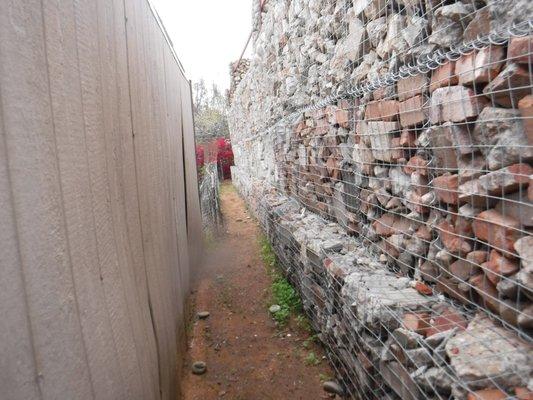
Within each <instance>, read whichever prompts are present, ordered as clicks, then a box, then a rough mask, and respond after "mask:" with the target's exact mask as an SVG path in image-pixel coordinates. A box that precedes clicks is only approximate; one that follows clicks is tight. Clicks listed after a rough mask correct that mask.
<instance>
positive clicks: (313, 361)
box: [305, 351, 320, 366]
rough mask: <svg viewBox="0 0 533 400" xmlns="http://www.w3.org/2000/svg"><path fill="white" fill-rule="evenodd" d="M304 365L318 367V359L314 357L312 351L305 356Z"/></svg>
mask: <svg viewBox="0 0 533 400" xmlns="http://www.w3.org/2000/svg"><path fill="white" fill-rule="evenodd" d="M305 363H306V364H307V365H311V366H313V365H318V364H320V359H319V358H318V357H317V356H316V354H315V353H314V352H313V351H310V352H309V353H308V354H307V357H305Z"/></svg>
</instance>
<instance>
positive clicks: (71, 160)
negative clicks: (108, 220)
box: [43, 0, 124, 399]
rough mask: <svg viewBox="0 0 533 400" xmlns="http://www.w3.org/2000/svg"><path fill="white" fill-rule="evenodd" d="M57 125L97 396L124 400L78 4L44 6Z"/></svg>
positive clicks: (68, 220) (74, 266)
mask: <svg viewBox="0 0 533 400" xmlns="http://www.w3.org/2000/svg"><path fill="white" fill-rule="evenodd" d="M43 10H44V21H45V24H46V51H47V62H48V71H49V79H50V92H51V96H50V97H51V103H52V111H53V125H54V131H55V141H56V149H57V155H58V165H59V175H60V179H61V186H62V191H63V204H64V210H65V222H66V230H67V235H68V241H69V249H70V257H71V260H72V270H73V277H74V282H75V284H76V293H77V299H78V303H79V307H80V310H82V311H81V312H80V320H81V325H82V330H83V337H84V342H85V346H86V348H87V358H88V362H89V367H90V371H91V377H92V380H93V383H94V391H95V397H96V398H98V399H106V398H108V399H112V398H120V397H123V395H124V392H123V387H124V383H123V379H122V376H121V374H120V373H119V372H118V371H119V370H120V368H119V363H118V361H117V356H118V354H117V351H116V346H115V341H114V338H113V332H112V328H111V323H110V317H109V313H108V309H107V305H106V300H105V292H104V287H103V285H102V282H101V278H102V274H101V270H100V265H99V262H98V249H97V243H96V234H95V220H94V216H93V213H92V207H91V188H90V170H89V169H90V166H89V163H88V159H87V147H86V138H85V127H84V118H83V105H82V101H81V87H80V74H79V61H78V53H77V47H76V46H77V43H76V21H75V12H74V5H73V3H72V1H70V0H67V1H46V2H44V7H43Z"/></svg>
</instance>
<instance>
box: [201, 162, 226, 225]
mask: <svg viewBox="0 0 533 400" xmlns="http://www.w3.org/2000/svg"><path fill="white" fill-rule="evenodd" d="M202 174H203V175H202V180H201V181H200V185H199V187H200V210H201V212H202V227H203V231H204V233H205V234H208V235H216V234H218V231H219V229H220V227H221V226H222V213H221V210H220V195H219V189H220V180H219V178H218V171H217V164H216V163H212V162H210V163H207V164H206V165H205V167H204V168H203V169H202Z"/></svg>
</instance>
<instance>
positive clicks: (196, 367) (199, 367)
mask: <svg viewBox="0 0 533 400" xmlns="http://www.w3.org/2000/svg"><path fill="white" fill-rule="evenodd" d="M191 369H192V373H193V374H195V375H202V374H205V372H206V371H207V364H206V363H205V362H203V361H196V362H194V363H193V364H192V367H191Z"/></svg>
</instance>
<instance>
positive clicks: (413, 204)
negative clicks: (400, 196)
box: [405, 191, 429, 215]
mask: <svg viewBox="0 0 533 400" xmlns="http://www.w3.org/2000/svg"><path fill="white" fill-rule="evenodd" d="M405 199H406V200H407V204H406V206H407V208H409V209H410V210H411V211H414V212H417V213H419V214H423V215H424V214H428V213H429V207H427V206H426V205H424V204H422V199H421V196H420V195H418V194H416V193H415V192H414V191H410V192H408V193H407V195H406V197H405Z"/></svg>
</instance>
